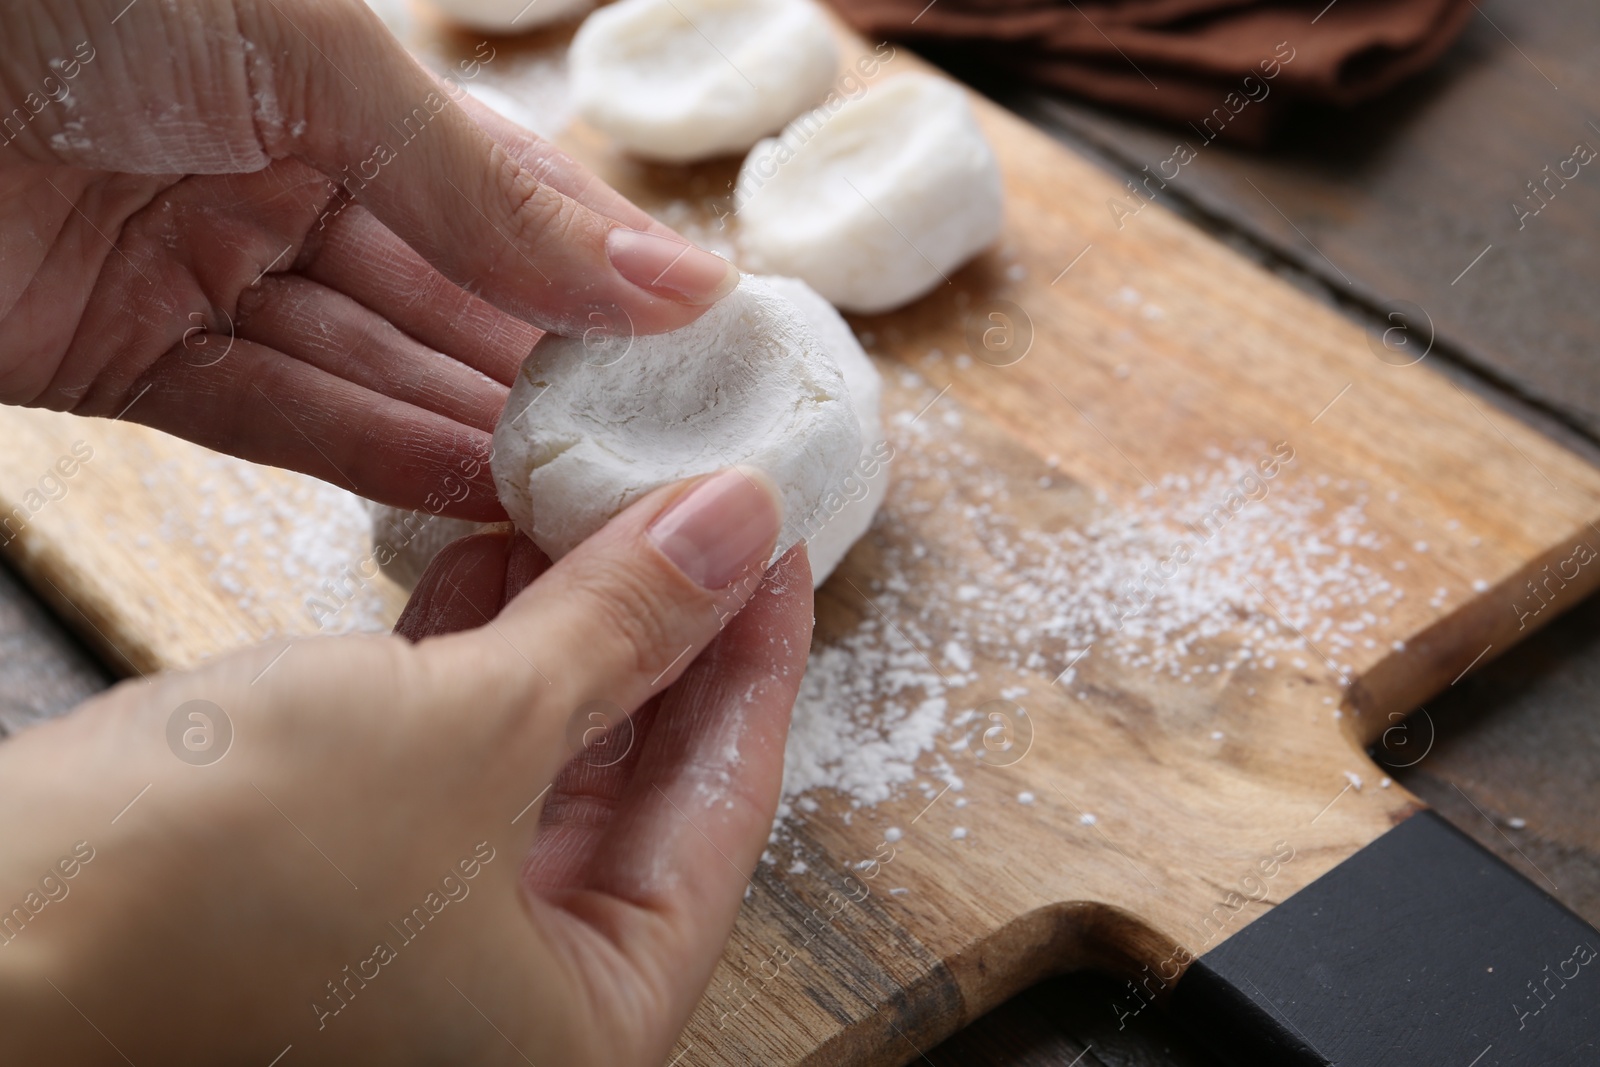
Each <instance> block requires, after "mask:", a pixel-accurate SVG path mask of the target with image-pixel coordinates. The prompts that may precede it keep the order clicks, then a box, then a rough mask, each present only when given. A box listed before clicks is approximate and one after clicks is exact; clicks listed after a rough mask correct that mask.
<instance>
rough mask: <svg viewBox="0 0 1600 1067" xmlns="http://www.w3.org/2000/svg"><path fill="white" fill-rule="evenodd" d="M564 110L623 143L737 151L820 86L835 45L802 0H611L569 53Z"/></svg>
mask: <svg viewBox="0 0 1600 1067" xmlns="http://www.w3.org/2000/svg"><path fill="white" fill-rule="evenodd" d="M567 63H568V70H569V71H570V74H571V81H572V102H573V106H574V109H575V110H576V111H577V113H578V114H579V115H580V116H582V117H583V118H584V119H585V120H586V121H587V122H589V123H590V124H591V125H593V126H594V127H595V128H596V129H599V130H601V131H602V132H604V133H606V134H608V135H610V136H611V137H612V138H613V139H614V140H615V141H616V142H617V143H618V144H620V145H621V146H622V147H623V148H624V149H626V150H627V151H629V152H632V153H633V154H634V155H637V156H640V157H642V158H645V159H653V160H660V161H663V162H668V163H684V162H689V161H691V160H697V159H707V158H710V157H712V156H718V155H727V154H730V153H736V152H743V151H744V150H745V149H747V148H749V147H750V146H751V145H753V144H755V143H756V141H757V140H759V139H760V138H762V137H764V136H766V135H767V134H769V133H772V132H774V131H775V130H778V129H780V128H782V126H783V124H784V123H786V122H788V121H789V120H790V119H792V118H794V117H795V116H796V115H798V114H800V113H801V112H802V111H804V110H805V109H806V108H808V107H811V106H812V105H813V104H815V103H816V102H817V101H818V100H820V99H822V97H823V95H824V94H825V93H826V92H827V91H828V86H829V84H830V83H831V82H832V81H833V78H834V75H835V74H836V73H837V72H838V68H839V52H838V48H837V46H836V45H835V44H834V39H833V33H832V32H831V31H830V30H829V28H828V22H827V18H826V16H824V15H823V13H822V10H821V9H820V8H819V7H818V6H817V5H816V4H815V3H813V2H812V0H621V2H620V3H616V4H612V5H610V6H609V7H603V8H601V9H600V10H599V11H596V12H595V13H594V14H593V15H590V16H589V18H588V19H587V20H586V21H585V22H584V24H583V26H582V27H581V28H580V29H579V30H578V35H577V36H576V37H575V38H573V41H572V50H571V51H570V52H569V53H568V55H567Z"/></svg>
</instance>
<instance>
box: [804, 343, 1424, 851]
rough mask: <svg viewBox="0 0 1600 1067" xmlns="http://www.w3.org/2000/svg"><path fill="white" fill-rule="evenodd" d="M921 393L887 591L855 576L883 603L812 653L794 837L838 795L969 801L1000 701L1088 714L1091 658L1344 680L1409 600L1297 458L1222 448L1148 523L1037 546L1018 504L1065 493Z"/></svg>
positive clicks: (913, 394)
mask: <svg viewBox="0 0 1600 1067" xmlns="http://www.w3.org/2000/svg"><path fill="white" fill-rule="evenodd" d="M899 378H900V381H899V385H900V393H899V396H898V399H897V400H891V401H890V402H889V403H887V404H886V408H890V407H897V408H899V410H898V412H897V413H896V414H893V415H891V416H889V417H888V418H886V423H887V425H888V436H889V439H890V442H891V444H892V445H893V448H894V459H893V460H892V461H891V463H890V468H891V469H890V479H891V489H890V492H889V497H888V501H887V502H886V504H885V506H884V508H883V510H882V511H881V512H880V514H879V518H878V520H877V523H876V525H875V527H874V531H875V533H876V535H877V536H876V537H874V535H873V534H871V533H869V535H868V537H869V539H872V540H874V541H875V542H876V545H877V548H878V552H877V555H876V557H875V560H876V568H875V572H876V574H877V575H878V577H877V578H876V579H872V580H869V579H867V578H866V577H863V576H860V575H852V573H851V571H850V569H849V568H848V567H847V568H846V569H845V571H844V572H843V573H842V574H841V575H840V577H839V578H838V579H836V582H837V581H844V580H848V581H852V582H855V583H858V584H857V586H856V588H855V589H854V590H852V589H850V587H846V592H845V593H842V594H840V595H841V596H844V597H847V598H854V599H857V600H860V599H861V598H865V600H866V601H867V602H870V605H867V604H864V605H863V608H862V612H861V615H860V619H859V621H858V622H857V623H856V624H855V625H854V626H853V628H851V629H849V630H848V631H846V632H843V633H840V634H836V635H828V636H824V637H822V638H819V641H818V643H817V645H816V647H815V648H814V649H813V650H812V654H811V659H810V663H809V665H808V668H807V673H806V677H805V679H804V682H803V684H802V686H801V691H800V696H799V699H798V701H797V704H796V707H795V711H794V719H793V722H794V725H793V727H792V729H791V733H790V739H789V746H788V749H787V752H786V757H785V764H784V784H783V800H782V805H781V808H780V812H779V820H778V825H779V828H780V836H781V827H782V825H783V824H784V823H785V822H787V821H789V820H791V819H794V818H796V817H798V816H803V815H804V814H806V813H808V812H810V811H815V810H817V807H818V805H817V802H816V794H817V793H818V792H819V791H822V790H831V791H834V792H837V793H839V794H842V795H843V796H844V797H845V798H846V799H847V801H848V803H849V805H850V806H851V807H852V808H870V807H873V806H875V805H878V804H881V803H883V802H885V801H887V800H890V799H892V798H896V797H899V796H901V795H904V794H907V793H913V792H914V793H918V794H920V795H921V796H924V797H929V798H931V797H932V796H934V795H936V794H937V793H938V792H939V790H941V789H943V788H945V787H947V786H948V787H950V788H951V789H953V790H956V791H959V790H960V789H961V787H962V785H963V775H967V774H971V773H976V767H977V764H976V762H975V759H974V756H975V752H976V747H979V746H976V745H975V739H976V734H975V730H976V729H977V728H978V726H980V725H981V723H979V722H978V719H979V715H978V712H977V709H978V708H979V707H980V706H982V705H983V704H984V703H985V702H986V701H989V700H992V699H993V698H994V697H995V695H996V693H998V694H999V695H1000V698H1001V699H1004V700H1010V701H1014V702H1018V703H1019V705H1020V706H1022V707H1025V706H1026V702H1027V700H1028V695H1027V694H1029V693H1032V692H1040V691H1043V690H1045V689H1047V688H1049V687H1051V686H1052V685H1061V686H1064V687H1066V689H1067V691H1068V692H1069V693H1072V694H1074V695H1077V696H1082V695H1083V694H1081V693H1078V691H1077V689H1076V688H1074V682H1075V680H1076V677H1077V674H1078V672H1079V671H1081V670H1083V669H1085V667H1086V665H1087V664H1088V663H1089V662H1090V661H1091V657H1102V658H1107V659H1110V660H1112V661H1114V662H1115V663H1117V664H1119V665H1120V666H1121V667H1122V668H1124V669H1126V670H1131V671H1136V672H1142V673H1146V674H1150V675H1159V676H1162V677H1165V678H1167V679H1169V680H1170V681H1172V682H1175V683H1179V684H1183V683H1187V684H1194V685H1204V684H1211V683H1214V682H1215V681H1216V680H1217V677H1218V676H1219V675H1224V676H1228V675H1232V674H1234V673H1236V672H1239V671H1249V670H1253V669H1263V670H1272V669H1274V668H1276V667H1278V666H1279V664H1280V663H1282V665H1283V666H1286V667H1287V666H1291V665H1292V666H1296V667H1297V668H1298V669H1316V668H1317V667H1320V668H1322V669H1324V670H1326V671H1327V672H1328V673H1329V674H1331V675H1332V676H1334V677H1340V676H1342V675H1346V674H1348V673H1349V671H1350V670H1351V669H1352V668H1351V664H1350V661H1351V660H1352V659H1353V658H1354V653H1355V652H1356V651H1357V650H1367V649H1373V648H1375V647H1376V644H1377V642H1376V640H1375V637H1374V636H1372V635H1373V634H1376V633H1378V632H1381V630H1382V628H1383V627H1384V625H1385V624H1386V623H1387V622H1388V620H1389V616H1390V613H1391V612H1392V611H1393V610H1394V609H1395V608H1396V606H1397V605H1398V604H1399V603H1400V602H1401V600H1402V599H1403V597H1404V595H1405V594H1404V590H1403V589H1401V588H1399V587H1398V586H1396V585H1395V584H1394V582H1393V581H1392V580H1391V576H1392V574H1393V572H1392V571H1391V570H1390V568H1389V564H1388V562H1387V561H1386V560H1385V559H1383V558H1382V557H1381V555H1380V549H1383V548H1384V547H1385V546H1384V543H1383V541H1382V539H1381V538H1379V536H1378V535H1377V534H1376V533H1375V532H1374V531H1373V530H1372V528H1371V527H1370V526H1369V524H1368V522H1367V517H1366V497H1365V496H1364V495H1363V488H1362V487H1361V486H1360V485H1355V484H1351V483H1342V484H1333V485H1329V484H1327V483H1326V480H1325V479H1321V478H1313V477H1309V476H1307V475H1305V474H1303V473H1302V472H1301V471H1300V470H1299V468H1298V466H1297V464H1296V462H1295V457H1294V453H1293V449H1292V448H1288V447H1287V446H1283V447H1275V446H1269V445H1259V444H1251V445H1249V446H1244V447H1241V448H1239V449H1238V450H1237V452H1236V454H1227V453H1224V452H1222V451H1221V450H1218V449H1209V450H1207V451H1205V452H1203V453H1201V454H1199V455H1197V457H1196V459H1197V465H1196V467H1195V469H1193V470H1191V471H1188V472H1185V473H1177V474H1168V475H1165V476H1162V477H1160V478H1158V479H1156V481H1155V483H1154V484H1153V485H1152V486H1149V487H1147V488H1146V489H1145V490H1144V491H1142V492H1141V493H1140V494H1139V495H1138V496H1137V497H1136V498H1135V500H1134V501H1133V502H1132V504H1131V505H1122V506H1118V507H1112V506H1110V504H1109V502H1107V501H1105V500H1104V499H1101V500H1100V501H1099V502H1098V504H1097V505H1096V506H1095V507H1093V508H1090V509H1089V512H1090V514H1089V515H1088V516H1087V518H1086V519H1085V520H1084V521H1081V522H1078V523H1075V524H1073V523H1069V524H1067V525H1066V526H1065V527H1064V528H1061V529H1057V530H1046V529H1035V528H1028V527H1025V526H1023V525H1021V524H1020V523H1018V521H1017V520H1016V519H1015V518H1013V515H1012V512H1013V511H1014V510H1015V509H1014V508H1013V507H1012V506H1011V505H1010V503H1009V502H1010V501H1011V500H1012V499H1014V498H1016V497H1019V496H1021V495H1022V494H1023V493H1028V492H1050V491H1052V490H1051V489H1050V488H1049V485H1051V484H1054V480H1053V479H1049V478H1046V479H1044V482H1045V483H1048V484H1045V485H1044V486H1043V487H1041V482H1040V480H1039V479H1037V478H1032V477H1029V478H1014V479H1012V480H1011V482H1008V481H1007V480H1006V479H1005V478H1004V477H1003V476H1002V475H1001V474H1000V473H998V472H996V471H994V470H992V469H990V468H989V466H988V463H989V461H988V460H987V459H985V458H984V457H983V456H981V455H980V454H979V453H978V451H977V450H975V449H974V448H972V447H970V446H968V445H967V444H966V443H964V442H963V440H962V429H963V422H964V420H963V417H962V415H961V414H960V412H959V411H958V410H957V409H956V408H955V407H954V406H953V405H952V404H950V403H949V401H948V400H943V401H937V402H935V403H934V406H933V407H931V408H927V409H926V410H924V408H925V406H926V405H927V404H928V403H929V402H930V401H934V400H935V397H936V396H937V395H938V394H937V391H936V390H934V389H933V388H931V387H929V386H928V385H927V384H926V383H925V382H923V381H922V380H921V379H920V378H919V377H918V376H917V375H915V374H913V373H911V372H909V371H903V372H901V374H900V375H899ZM919 413H920V414H919ZM1268 468H1272V475H1271V476H1270V477H1268V476H1266V475H1265V474H1264V471H1265V470H1266V469H1268ZM1319 482H1320V483H1322V484H1319ZM1013 483H1014V484H1013ZM919 487H920V490H919ZM930 487H937V488H936V489H935V490H934V491H933V492H932V493H931V494H930V491H929V488H930ZM1323 490H1332V491H1333V493H1332V495H1334V496H1336V497H1337V498H1338V499H1339V502H1330V501H1329V500H1328V499H1325V498H1324V496H1323V492H1322V491H1323ZM1237 497H1242V498H1243V502H1242V504H1240V503H1239V501H1238V500H1236V499H1235V498H1237ZM1230 502H1231V503H1233V504H1235V505H1237V506H1236V507H1230V506H1229V505H1230ZM931 539H937V543H936V544H935V543H933V541H932V540H931ZM1178 543H1185V544H1186V545H1187V546H1188V548H1187V551H1186V552H1185V553H1183V557H1184V558H1183V562H1181V563H1177V564H1175V563H1174V562H1173V555H1174V546H1175V545H1176V544H1178ZM930 561H935V562H932V563H930ZM980 678H981V685H980V684H979V683H980ZM1032 799H1033V798H1032V795H1031V794H1029V795H1028V801H1020V800H1019V802H1021V803H1027V802H1029V801H1032Z"/></svg>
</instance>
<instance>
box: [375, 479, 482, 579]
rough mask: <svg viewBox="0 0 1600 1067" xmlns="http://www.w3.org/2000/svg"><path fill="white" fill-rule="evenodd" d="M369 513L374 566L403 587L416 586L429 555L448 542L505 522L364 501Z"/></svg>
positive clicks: (435, 553)
mask: <svg viewBox="0 0 1600 1067" xmlns="http://www.w3.org/2000/svg"><path fill="white" fill-rule="evenodd" d="M367 514H368V515H370V516H371V517H372V548H373V555H374V558H376V559H377V561H378V569H379V570H381V571H382V572H383V573H384V574H386V575H388V577H389V578H390V580H392V581H393V582H394V583H395V584H396V585H398V586H400V587H401V588H403V589H406V590H408V591H409V590H412V589H415V588H416V587H417V582H418V580H420V579H421V578H422V572H423V571H425V570H427V569H428V564H430V563H432V562H433V557H435V556H437V555H438V554H439V553H440V552H442V551H444V547H445V546H446V545H448V544H449V543H450V542H452V541H455V540H458V539H459V538H462V537H466V536H467V535H468V534H475V533H479V532H481V531H483V530H494V529H504V528H505V523H503V522H500V523H483V522H473V521H472V520H470V519H449V518H446V517H445V516H443V515H434V514H432V513H431V512H427V511H407V510H405V509H404V508H395V507H390V506H389V505H388V504H375V503H373V502H372V501H370V500H369V501H367Z"/></svg>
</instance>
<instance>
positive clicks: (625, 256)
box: [606, 227, 739, 305]
mask: <svg viewBox="0 0 1600 1067" xmlns="http://www.w3.org/2000/svg"><path fill="white" fill-rule="evenodd" d="M606 255H607V256H609V257H610V259H611V265H612V266H613V267H615V268H617V273H618V274H620V275H622V276H623V277H624V278H626V279H628V280H629V281H630V282H632V283H633V284H634V285H637V286H638V287H639V288H641V289H644V290H646V291H648V292H652V293H654V294H656V295H657V296H664V297H666V298H667V299H668V300H675V301H677V302H678V303H680V304H694V305H700V304H714V303H716V302H717V301H718V300H721V299H722V298H723V297H725V296H727V295H728V294H729V293H731V292H733V289H734V286H736V285H738V284H739V272H738V271H737V270H735V269H734V266H733V264H732V263H729V262H728V261H727V260H725V259H723V258H722V257H721V256H714V255H712V254H711V253H710V252H707V251H706V250H705V249H703V248H696V247H695V246H694V245H692V244H687V243H685V242H683V241H678V240H674V239H673V238H671V237H662V236H660V235H659V234H654V233H646V232H645V231H643V230H627V229H622V228H621V227H618V228H616V229H613V230H612V231H611V232H610V233H609V234H607V235H606Z"/></svg>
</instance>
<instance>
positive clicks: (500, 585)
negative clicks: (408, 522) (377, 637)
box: [394, 533, 550, 641]
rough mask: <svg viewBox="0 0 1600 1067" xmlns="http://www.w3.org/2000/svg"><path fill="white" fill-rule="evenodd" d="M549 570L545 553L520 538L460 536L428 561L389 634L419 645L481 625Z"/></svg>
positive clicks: (516, 536)
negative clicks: (422, 642)
mask: <svg viewBox="0 0 1600 1067" xmlns="http://www.w3.org/2000/svg"><path fill="white" fill-rule="evenodd" d="M549 566H550V560H549V559H548V558H546V556H545V554H544V553H543V552H540V551H539V549H538V548H537V547H536V546H535V545H534V543H533V542H532V541H530V540H528V539H527V538H526V537H523V536H522V535H520V534H509V533H482V534H473V535H472V536H470V537H463V538H461V539H460V540H459V541H456V542H454V543H453V544H450V545H446V546H445V548H444V550H443V551H441V552H440V553H439V554H438V555H437V556H435V557H434V558H433V562H432V563H430V564H429V565H428V569H427V570H426V571H424V572H423V574H422V577H421V578H420V579H419V580H418V581H417V586H416V588H415V589H413V590H412V591H411V599H410V600H408V601H407V602H406V606H405V610H403V611H402V612H401V613H400V618H399V620H398V621H397V622H396V623H395V624H394V632H395V633H397V634H399V635H400V636H401V637H404V638H406V639H407V640H410V641H421V640H422V639H423V638H424V637H436V636H439V635H442V634H453V633H459V632H461V631H462V630H471V629H475V628H476V627H479V626H483V625H485V624H486V623H487V622H488V621H489V620H490V619H493V618H494V617H495V616H496V615H498V614H499V613H500V609H501V608H502V607H503V606H504V605H505V603H506V601H508V600H509V599H510V598H511V597H513V596H515V595H516V594H517V593H520V592H521V591H522V590H523V589H524V588H526V587H527V585H528V583H530V582H532V581H533V580H534V579H535V578H537V577H538V576H539V575H540V574H542V573H543V572H544V571H545V570H547V569H548V568H549Z"/></svg>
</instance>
